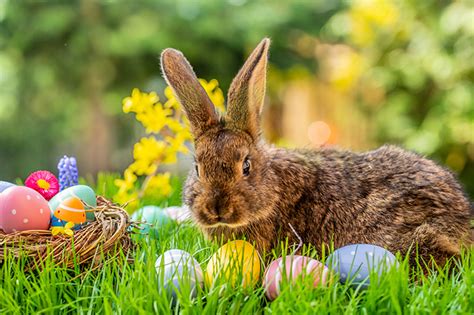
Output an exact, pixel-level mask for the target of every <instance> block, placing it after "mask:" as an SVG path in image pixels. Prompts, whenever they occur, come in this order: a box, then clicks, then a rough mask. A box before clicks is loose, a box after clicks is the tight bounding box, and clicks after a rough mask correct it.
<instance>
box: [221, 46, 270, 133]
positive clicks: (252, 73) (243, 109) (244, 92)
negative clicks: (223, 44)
mask: <svg viewBox="0 0 474 315" xmlns="http://www.w3.org/2000/svg"><path fill="white" fill-rule="evenodd" d="M269 47H270V39H268V38H264V39H263V40H262V41H261V42H260V44H258V46H257V48H255V50H254V51H253V52H252V54H251V55H250V57H249V58H248V59H247V61H246V62H245V64H244V66H243V67H242V69H240V71H239V73H238V74H237V76H236V77H235V78H234V80H233V81H232V84H231V86H230V89H229V94H228V98H227V104H228V105H227V116H226V120H227V122H228V123H229V124H230V125H232V126H233V127H235V128H238V129H240V130H244V131H246V132H248V133H249V134H250V135H251V136H252V137H253V138H254V140H255V139H257V138H258V137H259V135H260V115H261V113H262V108H263V101H264V98H265V85H266V81H267V80H266V77H267V60H268V48H269Z"/></svg>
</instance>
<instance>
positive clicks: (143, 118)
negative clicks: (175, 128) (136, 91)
mask: <svg viewBox="0 0 474 315" xmlns="http://www.w3.org/2000/svg"><path fill="white" fill-rule="evenodd" d="M172 113H173V112H172V110H171V109H169V108H163V106H162V105H161V103H157V104H155V105H154V106H153V107H151V108H149V109H147V110H145V111H143V112H141V113H139V114H137V116H136V118H137V120H138V121H140V122H141V123H142V124H143V126H145V128H146V132H147V133H159V132H160V131H161V129H163V128H164V127H165V126H166V122H167V120H168V116H170V115H171V114H172Z"/></svg>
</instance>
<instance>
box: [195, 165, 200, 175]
mask: <svg viewBox="0 0 474 315" xmlns="http://www.w3.org/2000/svg"><path fill="white" fill-rule="evenodd" d="M194 168H195V169H196V175H197V176H198V177H199V167H198V165H197V163H195V164H194Z"/></svg>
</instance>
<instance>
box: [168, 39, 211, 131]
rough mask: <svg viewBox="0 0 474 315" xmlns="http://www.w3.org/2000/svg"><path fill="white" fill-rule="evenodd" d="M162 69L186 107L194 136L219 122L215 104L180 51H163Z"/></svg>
mask: <svg viewBox="0 0 474 315" xmlns="http://www.w3.org/2000/svg"><path fill="white" fill-rule="evenodd" d="M161 69H162V72H163V76H164V78H165V80H166V82H167V83H168V85H169V86H170V87H171V88H172V89H173V92H174V95H175V96H176V98H177V99H178V101H179V102H180V103H181V105H183V107H184V112H185V113H186V116H187V117H188V119H189V122H190V124H191V131H192V132H193V134H194V137H196V138H197V137H199V136H200V135H201V134H202V133H203V132H205V131H206V130H207V129H209V128H210V127H212V126H214V125H216V124H217V123H218V121H219V117H218V116H217V114H216V110H215V107H214V105H213V104H212V102H211V100H210V99H209V96H208V95H207V93H206V91H205V90H204V88H203V87H202V86H201V84H200V83H199V80H198V78H197V77H196V74H195V73H194V71H193V69H192V68H191V65H190V64H189V62H188V61H187V60H186V58H185V57H184V56H183V54H182V53H181V52H180V51H178V50H175V49H172V48H167V49H165V50H164V51H163V52H162V53H161Z"/></svg>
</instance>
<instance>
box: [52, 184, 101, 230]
mask: <svg viewBox="0 0 474 315" xmlns="http://www.w3.org/2000/svg"><path fill="white" fill-rule="evenodd" d="M70 197H77V198H79V199H81V200H82V201H83V202H84V203H85V207H86V209H90V207H96V206H97V200H96V195H95V192H94V190H93V189H92V188H90V187H89V186H86V185H76V186H72V187H69V188H66V189H64V190H63V191H60V192H59V193H58V194H57V195H56V196H54V197H53V198H52V199H51V200H50V201H49V207H50V208H51V211H52V212H54V210H56V208H57V207H58V206H59V204H60V203H61V202H63V201H64V200H65V199H67V198H70ZM86 218H87V221H94V220H95V216H94V213H93V212H86Z"/></svg>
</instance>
